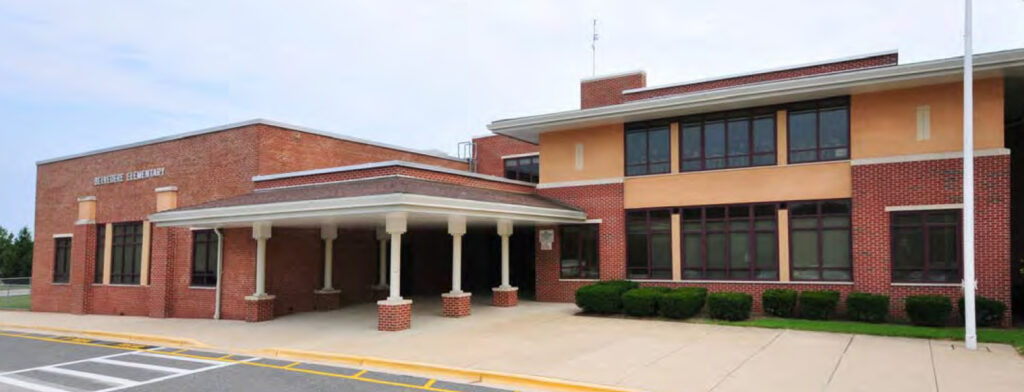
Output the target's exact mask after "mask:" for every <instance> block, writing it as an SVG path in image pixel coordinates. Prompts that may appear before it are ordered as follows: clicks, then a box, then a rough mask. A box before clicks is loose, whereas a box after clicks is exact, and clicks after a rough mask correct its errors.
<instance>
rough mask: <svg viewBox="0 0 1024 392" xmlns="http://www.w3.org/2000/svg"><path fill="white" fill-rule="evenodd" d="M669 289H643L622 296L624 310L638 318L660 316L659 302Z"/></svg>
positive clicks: (633, 290) (630, 291)
mask: <svg viewBox="0 0 1024 392" xmlns="http://www.w3.org/2000/svg"><path fill="white" fill-rule="evenodd" d="M668 291H669V289H668V288H667V287H641V288H638V289H632V290H629V291H627V292H625V293H624V294H622V310H623V311H624V312H625V313H626V314H628V315H630V316H636V317H650V316H654V315H656V314H658V301H659V300H660V299H661V297H662V296H663V295H665V293H667V292H668Z"/></svg>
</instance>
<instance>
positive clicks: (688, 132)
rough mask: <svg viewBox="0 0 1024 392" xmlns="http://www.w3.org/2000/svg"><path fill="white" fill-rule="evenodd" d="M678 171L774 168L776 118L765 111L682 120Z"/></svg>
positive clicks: (771, 113)
mask: <svg viewBox="0 0 1024 392" xmlns="http://www.w3.org/2000/svg"><path fill="white" fill-rule="evenodd" d="M680 130H681V131H680V137H679V151H680V152H681V153H680V160H679V161H680V166H681V167H680V169H681V171H697V170H712V169H724V168H730V167H746V166H765V165H774V164H775V155H776V154H775V114H774V113H773V112H769V111H767V110H759V111H754V112H751V111H743V112H735V113H728V114H713V115H705V116H700V117H693V118H687V119H683V121H682V125H681V126H680Z"/></svg>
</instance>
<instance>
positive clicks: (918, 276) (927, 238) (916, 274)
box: [891, 210, 962, 283]
mask: <svg viewBox="0 0 1024 392" xmlns="http://www.w3.org/2000/svg"><path fill="white" fill-rule="evenodd" d="M891 219H892V220H891V222H892V280H893V281H894V282H913V283H956V282H959V281H960V265H961V260H962V252H961V250H960V238H961V232H960V210H934V211H912V212H894V213H893V214H892V216H891Z"/></svg>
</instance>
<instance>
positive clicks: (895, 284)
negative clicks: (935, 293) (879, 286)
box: [889, 282, 962, 287]
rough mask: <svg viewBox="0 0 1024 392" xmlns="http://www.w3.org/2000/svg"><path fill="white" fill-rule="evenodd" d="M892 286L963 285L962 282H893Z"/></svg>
mask: <svg viewBox="0 0 1024 392" xmlns="http://www.w3.org/2000/svg"><path fill="white" fill-rule="evenodd" d="M889 285H890V286H895V287H961V286H962V285H961V284H960V283H900V282H892V283H889Z"/></svg>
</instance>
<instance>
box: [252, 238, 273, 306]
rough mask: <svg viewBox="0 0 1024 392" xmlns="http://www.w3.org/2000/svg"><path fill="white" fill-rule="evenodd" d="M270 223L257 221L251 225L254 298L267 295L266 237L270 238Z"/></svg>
mask: <svg viewBox="0 0 1024 392" xmlns="http://www.w3.org/2000/svg"><path fill="white" fill-rule="evenodd" d="M270 231H271V228H270V223H257V224H254V225H253V226H252V238H254V239H256V292H255V293H253V295H252V296H253V297H255V298H263V297H268V295H267V283H266V282H267V239H269V238H270V234H271V233H270Z"/></svg>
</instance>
